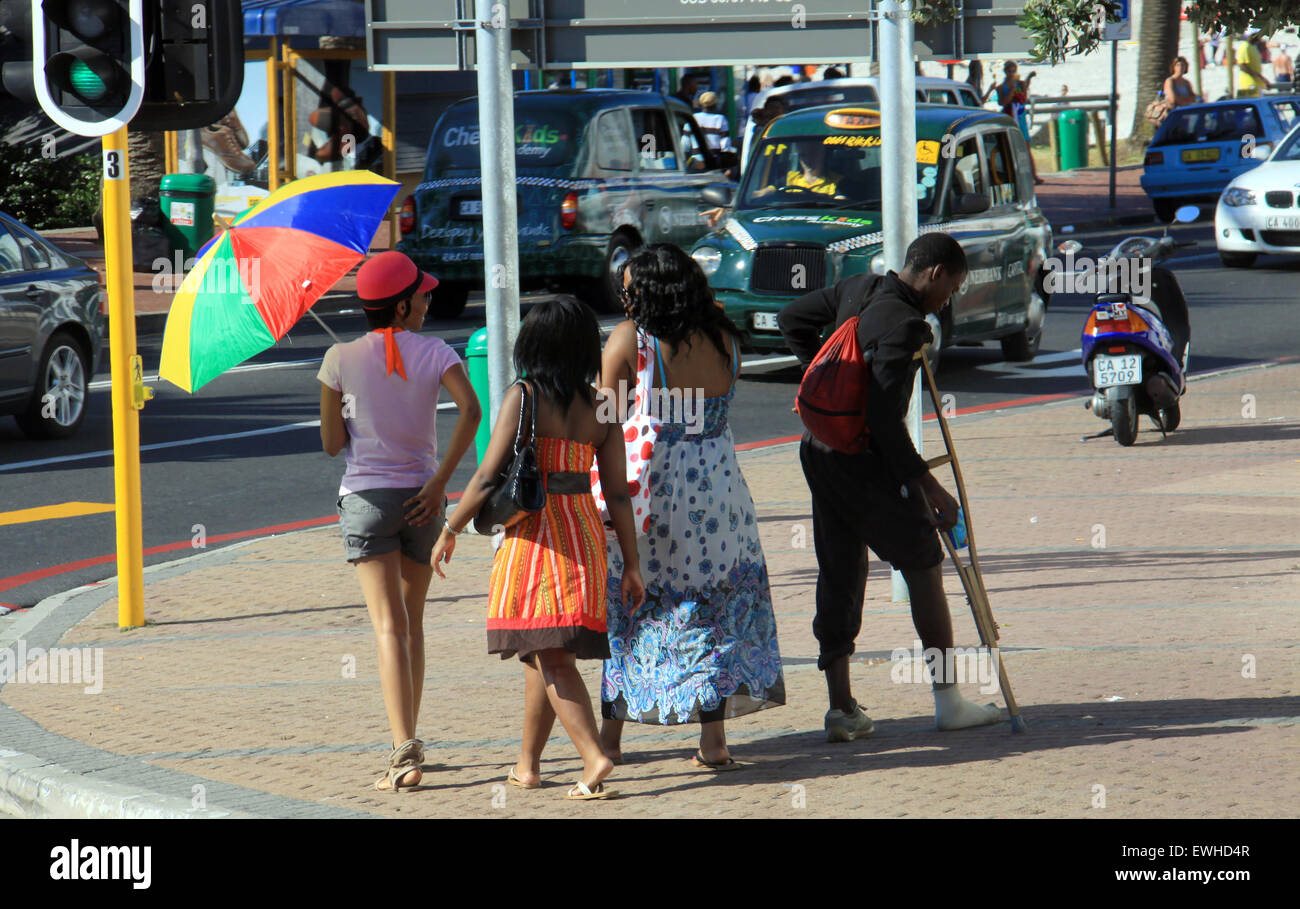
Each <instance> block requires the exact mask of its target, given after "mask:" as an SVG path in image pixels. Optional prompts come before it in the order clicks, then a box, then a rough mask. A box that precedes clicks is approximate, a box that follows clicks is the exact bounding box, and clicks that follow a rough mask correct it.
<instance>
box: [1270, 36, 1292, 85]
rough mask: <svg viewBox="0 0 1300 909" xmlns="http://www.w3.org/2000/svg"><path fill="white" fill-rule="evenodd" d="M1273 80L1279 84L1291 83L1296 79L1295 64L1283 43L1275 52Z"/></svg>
mask: <svg viewBox="0 0 1300 909" xmlns="http://www.w3.org/2000/svg"><path fill="white" fill-rule="evenodd" d="M1273 81H1274V82H1276V83H1277V84H1279V85H1290V84H1291V83H1292V82H1294V81H1295V64H1294V63H1293V62H1292V61H1291V55H1290V54H1288V53H1287V52H1286V48H1285V47H1284V46H1283V45H1281V44H1279V45H1278V46H1277V50H1276V51H1274V52H1273Z"/></svg>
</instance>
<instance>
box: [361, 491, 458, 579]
mask: <svg viewBox="0 0 1300 909" xmlns="http://www.w3.org/2000/svg"><path fill="white" fill-rule="evenodd" d="M419 491H420V487H419V486H411V487H403V488H401V489H363V490H361V491H359V492H351V493H348V494H347V495H345V496H342V497H340V498H339V500H338V512H339V527H340V528H341V529H342V531H343V548H344V549H345V550H346V551H347V559H348V561H349V562H356V561H358V560H359V559H365V558H369V557H371V556H380V555H384V554H386V553H389V552H394V551H396V550H398V549H400V550H401V551H402V555H404V556H406V557H407V558H408V559H410V560H411V561H413V562H419V563H421V564H424V565H427V564H429V559H430V557H431V556H432V555H433V545H434V543H436V542H437V541H438V535H439V534H440V533H442V525H443V523H444V522H445V521H446V518H447V499H446V497H445V496H444V497H443V500H442V511H441V512H440V513H439V514H438V515H437V517H435V518H434V519H433V520H432V521H430V522H429V523H428V524H425V525H424V526H423V527H412V526H411V525H410V524H408V523H407V521H406V510H407V509H406V508H405V506H404V505H403V504H402V503H404V502H405V501H406V500H407V499H409V498H411V497H412V496H414V495H415V494H416V493H418V492H419Z"/></svg>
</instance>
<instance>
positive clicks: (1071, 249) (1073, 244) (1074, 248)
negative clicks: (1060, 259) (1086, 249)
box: [1056, 240, 1083, 256]
mask: <svg viewBox="0 0 1300 909" xmlns="http://www.w3.org/2000/svg"><path fill="white" fill-rule="evenodd" d="M1082 249H1083V244H1082V243H1080V242H1079V241H1078V240H1066V241H1064V242H1063V243H1061V244H1059V245H1058V246H1057V247H1056V251H1057V252H1059V253H1061V254H1062V255H1065V256H1073V255H1077V254H1078V253H1079V251H1080V250H1082Z"/></svg>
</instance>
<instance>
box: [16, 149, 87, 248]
mask: <svg viewBox="0 0 1300 909" xmlns="http://www.w3.org/2000/svg"><path fill="white" fill-rule="evenodd" d="M99 170H100V154H99V152H97V151H93V152H85V153H83V154H79V155H67V154H64V155H54V156H46V155H42V154H41V145H40V143H30V144H26V145H5V144H3V143H0V209H3V210H4V211H5V212H6V213H8V214H10V215H12V216H13V217H15V218H17V219H18V220H19V221H22V222H23V223H24V224H26V225H27V226H28V227H32V228H35V229H36V230H47V229H53V228H58V227H81V226H83V225H86V224H89V223H90V219H91V216H92V215H93V214H94V212H95V208H96V207H97V206H98V205H99Z"/></svg>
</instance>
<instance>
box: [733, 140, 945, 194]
mask: <svg viewBox="0 0 1300 909" xmlns="http://www.w3.org/2000/svg"><path fill="white" fill-rule="evenodd" d="M928 145H935V146H937V143H923V142H918V143H917V146H918V148H917V152H918V154H917V158H918V161H917V165H916V201H917V209H918V210H919V211H921V212H929V211H931V210H932V209H933V207H934V200H935V196H936V194H937V190H936V186H937V184H938V182H939V165H938V159H937V154H936V155H926V154H922V152H923V151H924V148H923V146H928ZM934 151H936V152H937V147H936V149H934ZM926 159H928V160H926ZM751 160H752V164H751V166H750V168H749V169H748V170H747V171H746V173H745V182H744V185H743V186H742V187H741V191H740V202H739V204H738V205H737V208H740V209H760V208H796V207H797V208H845V209H855V210H865V211H879V210H880V200H881V193H880V137H879V136H871V135H851V136H843V135H841V136H807V137H787V138H773V139H765V140H764V141H763V143H762V144H761V145H759V146H758V148H757V150H756V151H755V154H754V156H753V158H752V159H751Z"/></svg>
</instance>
